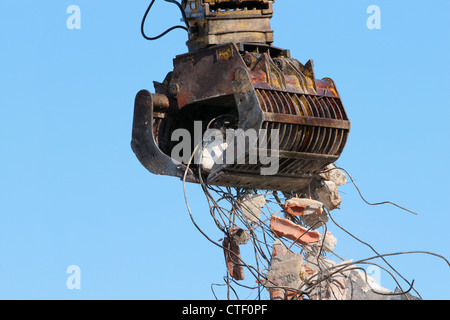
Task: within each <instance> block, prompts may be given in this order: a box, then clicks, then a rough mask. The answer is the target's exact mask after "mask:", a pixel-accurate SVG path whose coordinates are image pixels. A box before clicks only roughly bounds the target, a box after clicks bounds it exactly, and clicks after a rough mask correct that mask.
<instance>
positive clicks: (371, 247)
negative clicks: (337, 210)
mask: <svg viewBox="0 0 450 320" xmlns="http://www.w3.org/2000/svg"><path fill="white" fill-rule="evenodd" d="M325 210H326V209H325ZM326 212H327V214H328V216H329V217H330V219H331V221H333V223H334V224H335V225H336V226H337V227H338V228H339V229H341V230H342V231H344V232H345V233H347V234H348V235H349V236H351V237H352V238H353V239H355V240H357V241H358V242H360V243H362V244H364V245H365V246H367V247H369V248H370V249H371V250H372V251H373V252H375V253H376V254H377V255H380V254H379V253H378V252H377V250H375V248H374V247H373V246H371V245H370V244H368V243H366V242H364V241H362V240H361V239H359V238H358V237H356V236H355V235H354V234H352V233H351V232H349V231H348V230H346V229H344V228H343V227H341V226H340V225H339V224H338V223H337V222H336V221H335V220H334V219H333V216H332V215H331V213H330V212H328V210H326ZM380 257H381V259H383V261H384V262H385V263H386V264H387V265H388V266H389V267H390V268H391V269H392V270H393V271H394V272H395V273H396V274H397V275H398V276H400V277H401V278H402V279H403V280H404V281H405V282H406V283H407V284H408V285H411V284H410V283H409V282H408V281H407V280H406V279H405V278H404V277H403V276H402V275H401V274H400V273H398V271H397V270H395V268H394V267H392V266H391V265H390V264H389V262H388V261H387V260H386V259H385V258H384V257H382V256H380ZM400 290H402V291H403V289H402V288H401V287H400ZM414 292H416V294H418V295H419V296H420V294H419V293H418V292H417V291H415V290H414Z"/></svg>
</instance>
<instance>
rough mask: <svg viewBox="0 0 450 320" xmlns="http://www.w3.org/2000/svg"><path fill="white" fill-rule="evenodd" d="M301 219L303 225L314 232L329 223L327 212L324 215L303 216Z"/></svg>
mask: <svg viewBox="0 0 450 320" xmlns="http://www.w3.org/2000/svg"><path fill="white" fill-rule="evenodd" d="M300 219H301V221H302V223H303V224H305V225H306V226H308V227H310V228H311V229H312V230H316V229H319V228H320V227H323V226H324V225H325V224H326V223H327V222H328V221H329V217H328V214H327V213H326V212H325V211H324V212H323V213H322V214H318V213H315V214H308V215H304V216H301V218H300Z"/></svg>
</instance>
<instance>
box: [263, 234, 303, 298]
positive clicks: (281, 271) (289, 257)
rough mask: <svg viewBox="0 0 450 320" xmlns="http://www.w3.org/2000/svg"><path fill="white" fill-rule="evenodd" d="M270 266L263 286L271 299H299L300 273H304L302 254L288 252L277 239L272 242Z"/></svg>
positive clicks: (301, 284)
mask: <svg viewBox="0 0 450 320" xmlns="http://www.w3.org/2000/svg"><path fill="white" fill-rule="evenodd" d="M270 267H271V268H270V271H269V273H268V274H267V280H266V281H265V282H264V286H265V287H266V289H267V290H268V291H269V293H270V298H271V300H293V299H301V298H302V295H301V294H299V293H298V290H301V288H302V287H303V286H304V282H303V279H302V275H303V274H305V270H304V268H303V257H302V255H301V254H299V253H293V252H290V251H289V250H288V249H287V248H286V247H285V246H284V245H283V244H282V243H281V241H279V240H277V241H275V242H274V244H273V254H272V262H271V265H270Z"/></svg>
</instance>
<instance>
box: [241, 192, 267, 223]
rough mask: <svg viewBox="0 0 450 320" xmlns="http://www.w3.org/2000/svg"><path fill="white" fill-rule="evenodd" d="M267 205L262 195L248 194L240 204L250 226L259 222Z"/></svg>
mask: <svg viewBox="0 0 450 320" xmlns="http://www.w3.org/2000/svg"><path fill="white" fill-rule="evenodd" d="M265 205H266V199H265V197H264V196H263V195H262V194H246V195H245V196H244V197H243V198H242V200H241V201H240V203H239V207H240V209H241V212H242V214H243V215H244V217H245V219H247V221H248V223H250V224H251V223H256V222H258V221H259V219H260V216H261V209H262V208H264V206H265Z"/></svg>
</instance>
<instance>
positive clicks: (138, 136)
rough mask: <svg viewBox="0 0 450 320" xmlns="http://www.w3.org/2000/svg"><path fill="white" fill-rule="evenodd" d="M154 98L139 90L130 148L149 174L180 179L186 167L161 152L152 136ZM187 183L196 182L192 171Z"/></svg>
mask: <svg viewBox="0 0 450 320" xmlns="http://www.w3.org/2000/svg"><path fill="white" fill-rule="evenodd" d="M153 102H154V98H153V95H152V94H151V93H150V92H149V91H147V90H141V91H140V92H139V93H138V94H137V95H136V99H135V104H134V116H133V132H132V140H131V148H132V150H133V152H134V153H135V154H136V157H137V158H138V160H139V161H140V163H141V164H142V165H143V166H144V167H145V168H146V169H147V170H148V171H150V172H151V173H153V174H156V175H166V176H173V177H178V178H181V177H183V176H184V174H185V171H186V166H184V165H183V164H182V163H180V162H178V161H176V160H175V159H172V158H171V157H169V156H168V155H166V154H165V153H163V152H162V151H161V149H160V148H159V147H158V145H157V143H156V139H155V136H154V117H153V114H154V103H153ZM187 181H191V182H197V179H196V178H195V177H194V175H193V173H192V171H189V172H188V174H187Z"/></svg>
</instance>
